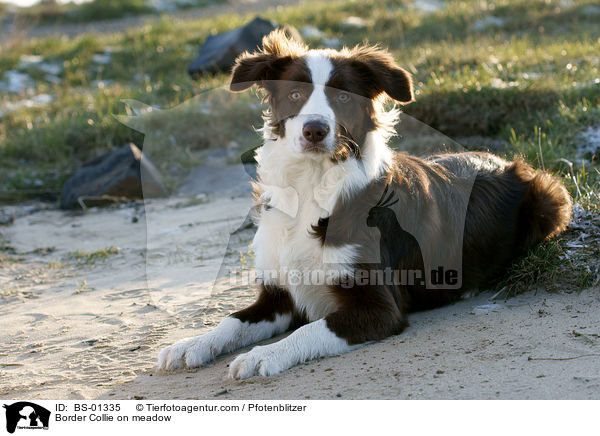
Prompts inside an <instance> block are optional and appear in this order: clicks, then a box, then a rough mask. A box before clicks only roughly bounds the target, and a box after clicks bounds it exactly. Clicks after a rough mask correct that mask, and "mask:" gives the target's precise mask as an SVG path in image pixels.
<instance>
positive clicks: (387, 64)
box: [350, 46, 414, 104]
mask: <svg viewBox="0 0 600 436" xmlns="http://www.w3.org/2000/svg"><path fill="white" fill-rule="evenodd" d="M350 56H351V58H352V59H353V60H354V61H355V62H358V63H359V64H360V65H361V66H363V67H364V68H367V69H368V72H369V76H370V77H371V78H372V79H374V82H372V83H371V85H372V86H373V87H374V88H375V89H376V91H377V92H379V93H383V92H385V93H386V94H387V95H389V96H390V97H391V98H393V99H394V100H396V101H399V102H400V103H402V104H408V103H411V102H413V101H414V94H413V85H412V78H411V76H410V73H409V72H408V71H406V70H404V69H403V68H400V67H399V66H398V65H396V62H394V58H393V57H392V55H390V54H389V53H388V52H386V51H384V50H381V49H379V48H378V47H373V46H361V47H355V48H354V49H353V50H352V52H351V55H350Z"/></svg>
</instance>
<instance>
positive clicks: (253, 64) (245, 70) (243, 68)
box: [229, 52, 290, 92]
mask: <svg viewBox="0 0 600 436" xmlns="http://www.w3.org/2000/svg"><path fill="white" fill-rule="evenodd" d="M289 61H290V59H285V58H279V57H277V56H276V55H273V54H267V53H262V52H258V53H248V52H246V53H242V54H241V55H240V56H239V57H238V58H237V59H236V61H235V65H234V67H233V70H232V72H231V83H230V84H229V89H230V90H232V91H235V92H239V91H244V90H245V89H248V88H250V87H251V86H252V85H254V84H255V83H256V84H258V85H261V83H262V82H264V81H267V80H277V79H278V78H279V75H280V74H281V70H282V68H283V67H284V66H285V65H286V64H287V63H288V62H289Z"/></svg>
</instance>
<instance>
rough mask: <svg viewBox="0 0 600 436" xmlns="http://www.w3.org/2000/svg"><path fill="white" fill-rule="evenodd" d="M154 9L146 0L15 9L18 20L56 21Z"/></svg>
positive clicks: (196, 1) (202, 0)
mask: <svg viewBox="0 0 600 436" xmlns="http://www.w3.org/2000/svg"><path fill="white" fill-rule="evenodd" d="M219 1H220V0H186V1H174V2H169V3H170V6H171V7H173V8H176V9H188V8H192V7H202V6H207V5H211V4H214V3H218V2H219ZM165 3H166V2H165ZM155 12H159V11H157V9H156V8H155V7H153V4H152V3H151V2H149V1H147V0H119V1H114V0H92V1H90V2H87V3H81V4H75V3H66V4H59V3H56V2H54V1H53V0H45V1H42V2H41V3H39V4H37V5H34V6H30V7H26V8H20V9H19V10H18V11H17V12H16V20H17V21H18V22H20V23H27V24H39V25H43V24H51V25H56V24H65V23H83V22H90V21H102V20H110V19H115V18H124V17H130V16H135V15H141V14H151V13H155ZM3 14H4V15H5V14H7V12H6V6H5V5H3V4H2V3H0V18H2V15H3Z"/></svg>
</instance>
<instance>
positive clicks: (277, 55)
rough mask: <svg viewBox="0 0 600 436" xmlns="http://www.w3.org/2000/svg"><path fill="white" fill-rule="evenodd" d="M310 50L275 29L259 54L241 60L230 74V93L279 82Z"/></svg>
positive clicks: (292, 34) (290, 36)
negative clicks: (286, 68) (275, 81)
mask: <svg viewBox="0 0 600 436" xmlns="http://www.w3.org/2000/svg"><path fill="white" fill-rule="evenodd" d="M307 50H308V47H306V46H305V45H304V44H303V43H302V42H300V41H299V40H298V38H297V37H296V36H295V35H294V33H290V31H289V30H288V31H286V30H285V29H275V30H273V31H272V32H271V33H269V34H268V35H267V36H265V37H264V38H263V40H262V49H261V50H260V51H258V52H254V53H249V52H245V53H242V54H241V55H240V56H238V58H237V59H236V60H235V65H234V66H233V70H232V71H231V83H230V85H229V89H231V90H232V91H243V90H245V89H248V88H250V87H251V86H252V85H253V84H255V83H256V84H258V85H259V86H260V85H261V84H262V82H265V81H268V80H277V79H279V77H280V76H281V73H282V72H283V70H284V69H285V67H286V66H287V65H289V64H290V63H291V62H292V61H293V60H294V59H295V58H298V57H300V56H302V55H303V54H304V53H305V52H306V51H307Z"/></svg>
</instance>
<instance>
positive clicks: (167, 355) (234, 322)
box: [158, 314, 292, 369]
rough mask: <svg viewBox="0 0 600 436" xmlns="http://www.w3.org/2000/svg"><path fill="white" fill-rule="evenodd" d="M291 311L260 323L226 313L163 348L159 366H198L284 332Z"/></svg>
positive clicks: (173, 367) (288, 322) (160, 367)
mask: <svg viewBox="0 0 600 436" xmlns="http://www.w3.org/2000/svg"><path fill="white" fill-rule="evenodd" d="M291 320H292V317H291V314H285V315H276V317H275V320H274V321H273V322H271V321H260V322H258V323H249V322H242V321H240V320H239V319H237V318H235V317H227V318H225V319H224V320H223V321H221V322H220V323H219V325H217V326H216V327H215V328H214V329H213V330H211V331H210V332H208V333H206V334H204V335H201V336H196V337H193V338H186V339H182V340H181V341H179V342H177V343H175V344H173V345H171V346H169V347H166V348H163V350H162V351H161V352H160V353H159V355H158V368H159V369H180V368H183V367H184V366H185V367H188V368H196V367H199V366H202V365H205V364H207V363H208V362H210V361H212V360H214V358H215V357H216V356H218V355H220V354H224V353H228V352H231V351H234V350H237V349H238V348H241V347H245V346H246V345H250V344H255V343H256V342H259V341H262V340H264V339H268V338H271V337H273V336H275V335H278V334H280V333H283V332H284V331H286V330H287V329H288V327H289V326H290V322H291Z"/></svg>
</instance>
